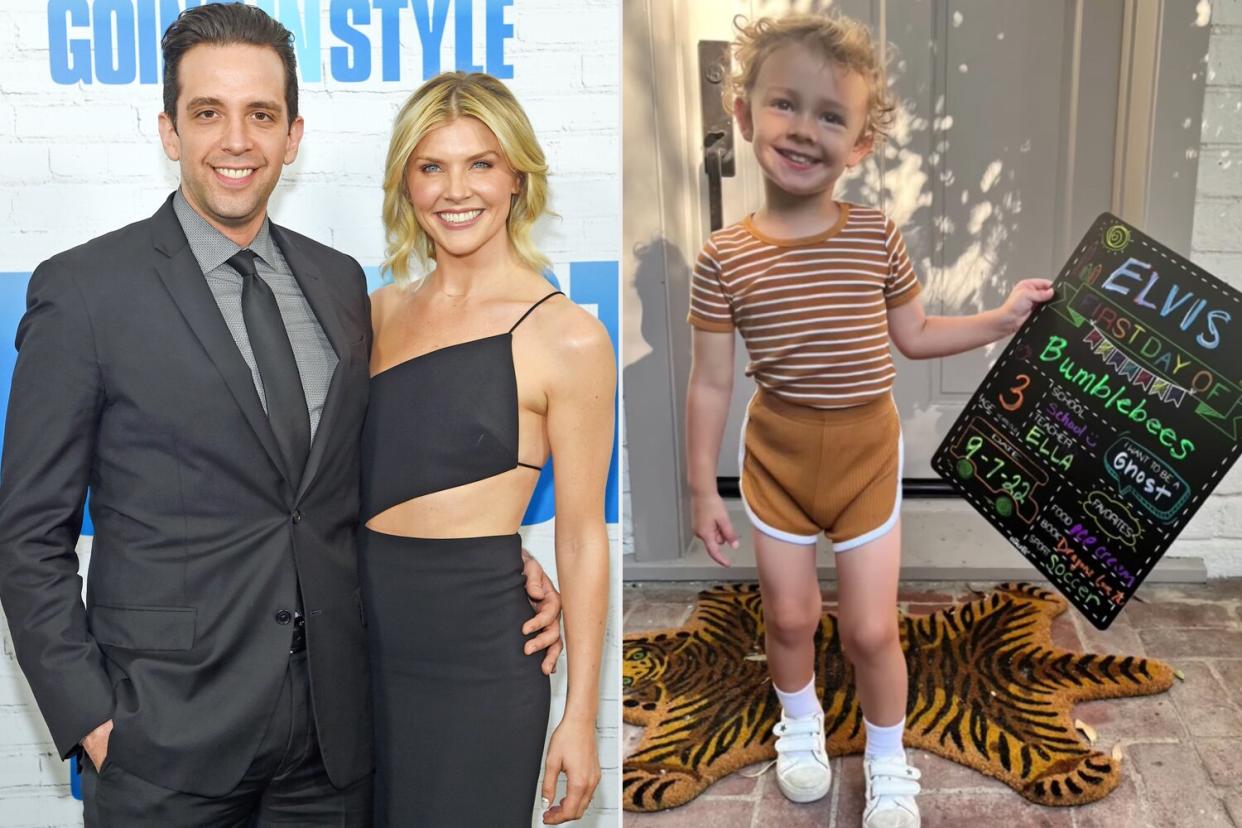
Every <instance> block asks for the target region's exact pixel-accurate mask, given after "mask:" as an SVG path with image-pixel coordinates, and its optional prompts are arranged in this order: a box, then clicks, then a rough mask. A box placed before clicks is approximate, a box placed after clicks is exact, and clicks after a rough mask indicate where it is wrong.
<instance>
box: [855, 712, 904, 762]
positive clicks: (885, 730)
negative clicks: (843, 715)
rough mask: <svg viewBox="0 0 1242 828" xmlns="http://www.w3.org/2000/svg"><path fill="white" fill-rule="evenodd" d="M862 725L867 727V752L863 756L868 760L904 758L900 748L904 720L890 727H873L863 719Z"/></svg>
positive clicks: (902, 750) (902, 749)
mask: <svg viewBox="0 0 1242 828" xmlns="http://www.w3.org/2000/svg"><path fill="white" fill-rule="evenodd" d="M863 724H864V725H866V726H867V752H866V754H865V755H866V757H867V758H868V759H882V758H885V757H888V756H900V757H902V758H905V755H906V751H905V748H903V747H902V746H901V737H902V734H904V733H905V732H906V720H905V719H902V720H901V721H900V722H898V723H897V724H895V725H892V726H890V727H880V726H879V725H873V724H872V723H871V722H869V721H867V720H866V719H865V718H864V719H863Z"/></svg>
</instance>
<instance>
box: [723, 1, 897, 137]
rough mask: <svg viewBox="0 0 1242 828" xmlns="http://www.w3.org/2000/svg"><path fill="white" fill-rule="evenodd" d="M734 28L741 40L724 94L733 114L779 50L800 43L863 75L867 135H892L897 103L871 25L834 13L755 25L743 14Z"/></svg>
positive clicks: (767, 20)
mask: <svg viewBox="0 0 1242 828" xmlns="http://www.w3.org/2000/svg"><path fill="white" fill-rule="evenodd" d="M733 25H734V28H736V29H737V39H736V40H734V41H733V44H732V46H731V48H730V55H731V56H732V71H731V72H730V73H729V77H728V78H727V79H726V80H725V83H724V90H723V93H722V95H723V98H724V105H725V111H727V112H732V111H733V103H734V101H736V100H747V99H749V97H750V93H751V90H753V89H754V88H755V80H756V79H757V78H758V77H759V67H760V66H762V65H763V62H764V61H765V60H767V59H768V57H769V56H770V55H771V54H772V53H773V52H775V51H776V50H777V49H780V48H783V47H785V46H788V45H789V44H791V43H796V44H799V45H802V46H804V47H806V48H808V49H810V50H811V51H812V52H814V53H816V54H819V55H822V56H823V57H824V59H825V60H829V61H832V62H833V63H835V64H837V65H839V66H841V67H843V68H845V69H846V70H848V71H850V72H855V73H857V74H858V75H859V76H860V77H862V79H863V80H864V81H865V82H866V84H867V123H866V126H865V127H864V129H863V132H862V137H864V138H865V137H867V136H871V137H873V138H874V139H876V140H877V141H878V140H882V139H883V138H885V137H887V135H888V130H889V128H890V127H891V126H892V124H893V112H894V110H895V109H896V107H897V105H896V102H895V100H894V99H893V97H892V95H890V94H889V91H888V78H887V76H886V73H885V71H884V62H883V61H882V60H881V59H880V56H879V54H878V51H879V50H878V49H877V48H876V42H875V40H874V39H873V38H872V36H871V30H870V29H869V28H867V26H866V25H865V24H863V23H860V22H859V21H857V20H854V19H853V18H851V17H846V16H845V15H843V14H839V13H837V12H830V13H828V14H789V15H785V16H783V17H760V18H759V19H757V20H751V21H748V20H746V18H744V17H742V16H741V15H739V16H738V17H736V18H734V21H733Z"/></svg>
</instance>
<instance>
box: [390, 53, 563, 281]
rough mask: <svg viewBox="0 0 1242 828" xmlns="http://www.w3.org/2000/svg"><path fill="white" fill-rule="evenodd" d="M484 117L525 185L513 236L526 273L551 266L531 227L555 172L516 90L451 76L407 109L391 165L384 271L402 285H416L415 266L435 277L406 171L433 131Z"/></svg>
mask: <svg viewBox="0 0 1242 828" xmlns="http://www.w3.org/2000/svg"><path fill="white" fill-rule="evenodd" d="M464 116H469V117H471V118H477V119H478V120H480V121H482V122H483V124H484V125H485V126H486V127H487V128H488V129H490V130H491V131H492V134H493V135H495V136H496V140H497V142H499V144H500V150H501V152H502V153H503V154H504V157H505V160H506V161H507V162H508V163H509V166H510V167H512V168H513V170H514V172H516V173H517V174H518V177H519V180H520V182H521V183H520V185H519V189H518V193H517V195H515V196H514V197H513V203H512V205H511V206H510V208H509V219H508V221H507V223H506V231H507V232H508V235H509V244H510V245H511V246H512V247H513V252H514V254H515V255H516V256H517V258H518V261H520V262H521V263H522V264H523V265H525V266H526V267H529V268H530V269H532V270H534V271H536V272H542V271H543V270H545V269H546V268H547V267H548V259H547V257H545V256H544V255H543V254H542V253H540V252H539V251H538V249H536V248H535V245H534V243H533V242H532V241H531V239H530V231H531V227H532V226H533V225H534V223H535V221H536V220H537V219H538V218H539V217H540V216H542V215H543V214H544V212H546V210H547V203H548V165H547V162H546V161H545V160H544V155H543V149H542V148H540V146H539V141H538V140H537V139H536V138H535V131H534V130H533V129H531V126H530V120H529V119H528V118H527V117H526V113H525V112H523V111H522V106H521V104H519V103H518V102H517V98H515V97H513V93H512V92H510V91H509V88H508V87H507V86H505V85H504V84H503V83H501V82H500V81H498V80H496V78H494V77H492V76H491V75H487V74H484V73H482V72H473V73H470V74H467V73H465V72H445V73H443V74H441V75H437V76H436V77H434V78H432V79H431V80H429V81H427V82H426V83H424V84H423V85H422V86H420V87H419V88H418V89H417V90H415V92H414V94H413V95H411V96H410V99H409V100H408V101H406V102H405V105H404V106H403V107H401V111H400V112H399V113H398V114H397V119H396V122H395V123H394V124H393V128H392V139H391V141H390V142H389V144H388V160H387V161H386V162H385V166H384V235H385V238H386V239H387V243H388V244H387V248H386V250H385V256H384V264H383V268H384V269H386V270H388V271H389V272H390V273H392V277H393V280H394V281H396V282H397V283H398V284H406V283H408V282H409V281H410V280H411V279H412V278H413V276H412V274H411V273H410V260H411V258H413V259H416V260H417V263H418V265H419V267H420V269H421V270H423V271H424V272H426V271H427V270H430V266H431V262H432V261H434V260H435V253H436V251H435V244H434V243H433V242H432V240H431V237H430V236H428V235H427V233H426V232H425V231H424V230H423V228H422V227H421V226H420V225H419V223H418V220H417V219H416V218H415V217H414V209H413V207H411V206H410V199H409V197H408V195H407V194H406V191H405V175H406V165H407V164H408V163H409V160H410V156H411V155H413V154H414V149H415V147H417V146H418V144H419V142H420V141H422V140H423V138H424V137H426V135H427V133H429V132H431V131H432V130H433V129H435V128H437V127H440V126H443V125H444V124H446V123H448V122H449V121H452V120H454V119H455V118H461V117H464Z"/></svg>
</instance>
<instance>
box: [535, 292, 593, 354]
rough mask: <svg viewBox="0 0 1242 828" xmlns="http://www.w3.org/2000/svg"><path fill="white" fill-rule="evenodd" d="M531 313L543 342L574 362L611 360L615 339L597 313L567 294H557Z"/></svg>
mask: <svg viewBox="0 0 1242 828" xmlns="http://www.w3.org/2000/svg"><path fill="white" fill-rule="evenodd" d="M532 316H534V317H537V318H536V319H534V320H532V321H534V322H535V323H536V324H535V325H533V326H532V327H534V328H535V329H536V332H537V336H538V338H539V340H540V343H541V344H542V345H543V346H544V347H545V348H548V349H551V350H554V351H555V352H556V353H557V354H560V355H562V356H563V357H564V358H567V359H569V360H571V361H576V360H579V359H591V358H598V357H599V356H601V355H604V356H607V357H608V358H609V359H611V355H612V340H611V339H609V337H608V330H607V329H606V328H605V327H604V325H603V323H601V322H600V321H599V320H598V319H596V318H595V316H594V315H593V314H592V313H590V312H589V311H588V310H586V309H585V308H583V307H581V306H580V305H577V304H575V303H574V302H573V300H571V299H570V298H569V297H567V296H554V297H553V298H551V299H549V300H548V301H546V302H544V304H543V305H541V306H540V307H539V308H538V310H536V312H535V313H534V314H532Z"/></svg>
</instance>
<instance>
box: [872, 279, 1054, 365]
mask: <svg viewBox="0 0 1242 828" xmlns="http://www.w3.org/2000/svg"><path fill="white" fill-rule="evenodd" d="M1051 298H1052V282H1050V281H1048V280H1047V279H1025V280H1023V281H1021V282H1018V284H1017V285H1015V286H1014V289H1013V292H1011V293H1010V294H1009V298H1008V299H1006V300H1005V304H1003V305H1001V306H1000V307H999V308H993V309H992V310H987V311H984V312H982V313H976V314H974V315H973V316H926V315H925V314H924V313H923V300H922V298H921V297H916V298H915V299H913V300H912V301H909V302H905V303H903V304H901V305H898V306H897V307H895V308H889V311H888V335H889V338H891V339H892V340H893V344H894V345H896V346H897V350H898V351H900V352H901V353H902V354H903V355H904V356H906V357H908V358H909V359H930V358H932V357H942V356H951V355H952V354H960V353H962V352H964V351H969V350H971V349H973V348H978V347H979V346H980V345H987V344H988V343H989V342H995V341H996V340H998V339H1001V338H1002V337H1006V336H1009V335H1010V334H1012V333H1013V332H1014V331H1016V330H1018V328H1020V327H1022V323H1023V322H1025V321H1026V318H1027V317H1028V316H1030V315H1031V312H1032V311H1033V310H1035V306H1036V305H1038V304H1040V303H1043V302H1047V301H1048V300H1049V299H1051Z"/></svg>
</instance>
